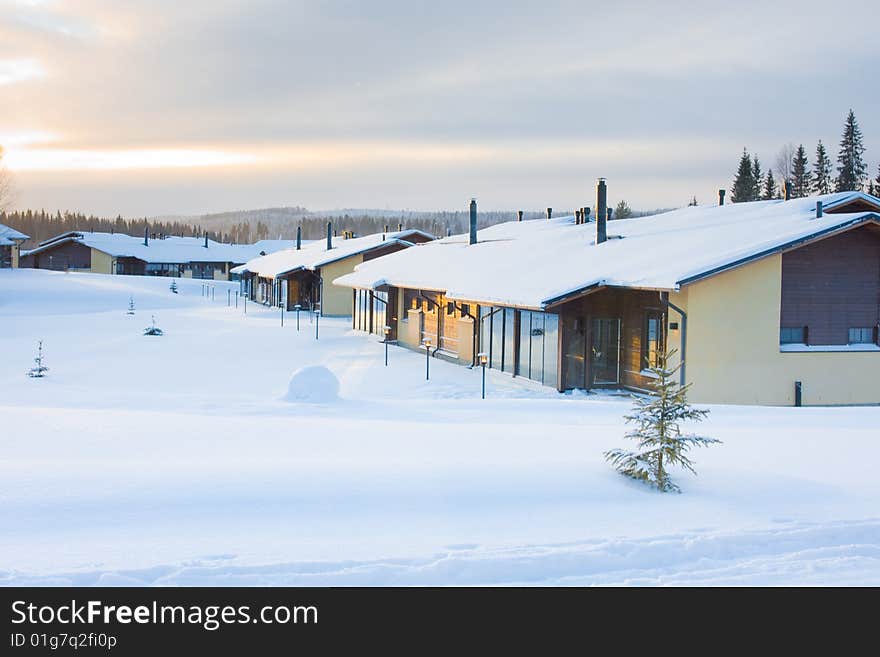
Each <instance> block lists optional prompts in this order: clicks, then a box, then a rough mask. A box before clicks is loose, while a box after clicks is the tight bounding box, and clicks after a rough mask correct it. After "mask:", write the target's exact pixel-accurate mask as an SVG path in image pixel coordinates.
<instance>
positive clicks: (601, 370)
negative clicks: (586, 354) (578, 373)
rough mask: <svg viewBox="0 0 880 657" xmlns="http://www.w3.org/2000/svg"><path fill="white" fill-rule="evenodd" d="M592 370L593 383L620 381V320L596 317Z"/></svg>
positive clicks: (592, 346) (593, 335)
mask: <svg viewBox="0 0 880 657" xmlns="http://www.w3.org/2000/svg"><path fill="white" fill-rule="evenodd" d="M592 329H593V330H592V340H591V343H592V344H591V346H590V370H591V374H592V379H593V383H594V384H596V385H603V384H604V385H609V384H612V385H613V384H618V383H620V320H619V319H614V318H606V317H596V318H595V319H593V324H592Z"/></svg>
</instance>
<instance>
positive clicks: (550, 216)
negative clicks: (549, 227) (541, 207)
mask: <svg viewBox="0 0 880 657" xmlns="http://www.w3.org/2000/svg"><path fill="white" fill-rule="evenodd" d="M547 218H548V219H552V218H553V208H547Z"/></svg>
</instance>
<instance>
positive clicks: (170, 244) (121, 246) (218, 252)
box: [22, 231, 295, 264]
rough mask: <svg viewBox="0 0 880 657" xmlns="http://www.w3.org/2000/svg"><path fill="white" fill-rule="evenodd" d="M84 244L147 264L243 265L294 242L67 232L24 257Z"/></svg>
mask: <svg viewBox="0 0 880 657" xmlns="http://www.w3.org/2000/svg"><path fill="white" fill-rule="evenodd" d="M74 241H75V242H81V243H82V244H85V245H86V246H88V247H91V248H93V249H97V250H98V251H101V252H103V253H107V254H109V255H111V256H113V257H117V258H118V257H132V258H137V259H139V260H143V261H144V262H148V263H169V264H181V263H188V262H237V263H243V262H247V261H248V260H251V259H252V258H255V257H257V256H259V255H260V253H263V252H265V253H269V252H270V251H273V250H277V249H283V248H287V247H289V246H292V245H294V244H295V242H294V241H293V240H261V241H259V242H256V243H255V244H226V243H222V242H216V241H214V240H211V239H209V240H208V246H207V247H205V238H204V237H176V236H173V235H172V236H168V237H165V238H162V239H148V240H147V244H144V238H143V237H134V236H132V235H125V234H122V233H100V232H87V231H83V232H72V233H64V234H63V235H59V236H56V237H54V238H52V239H50V240H46V241H45V242H42V243H41V244H40V246H38V247H37V248H35V249H31V250H30V251H24V252H22V255H28V254H31V253H40V252H41V251H44V250H46V249H47V248H50V247H52V246H54V245H56V244H63V243H65V242H74Z"/></svg>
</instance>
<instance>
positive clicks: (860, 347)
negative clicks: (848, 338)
mask: <svg viewBox="0 0 880 657" xmlns="http://www.w3.org/2000/svg"><path fill="white" fill-rule="evenodd" d="M779 351H782V352H800V351H880V347H878V346H877V345H876V344H824V345H823V344H803V343H797V342H794V343H791V344H783V345H779Z"/></svg>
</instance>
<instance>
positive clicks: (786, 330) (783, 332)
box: [779, 326, 807, 344]
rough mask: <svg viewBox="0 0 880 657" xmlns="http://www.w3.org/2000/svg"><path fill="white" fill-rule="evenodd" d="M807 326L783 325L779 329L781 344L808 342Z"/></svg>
mask: <svg viewBox="0 0 880 657" xmlns="http://www.w3.org/2000/svg"><path fill="white" fill-rule="evenodd" d="M806 342H807V331H806V327H805V326H783V327H782V328H781V329H779V344H806Z"/></svg>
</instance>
